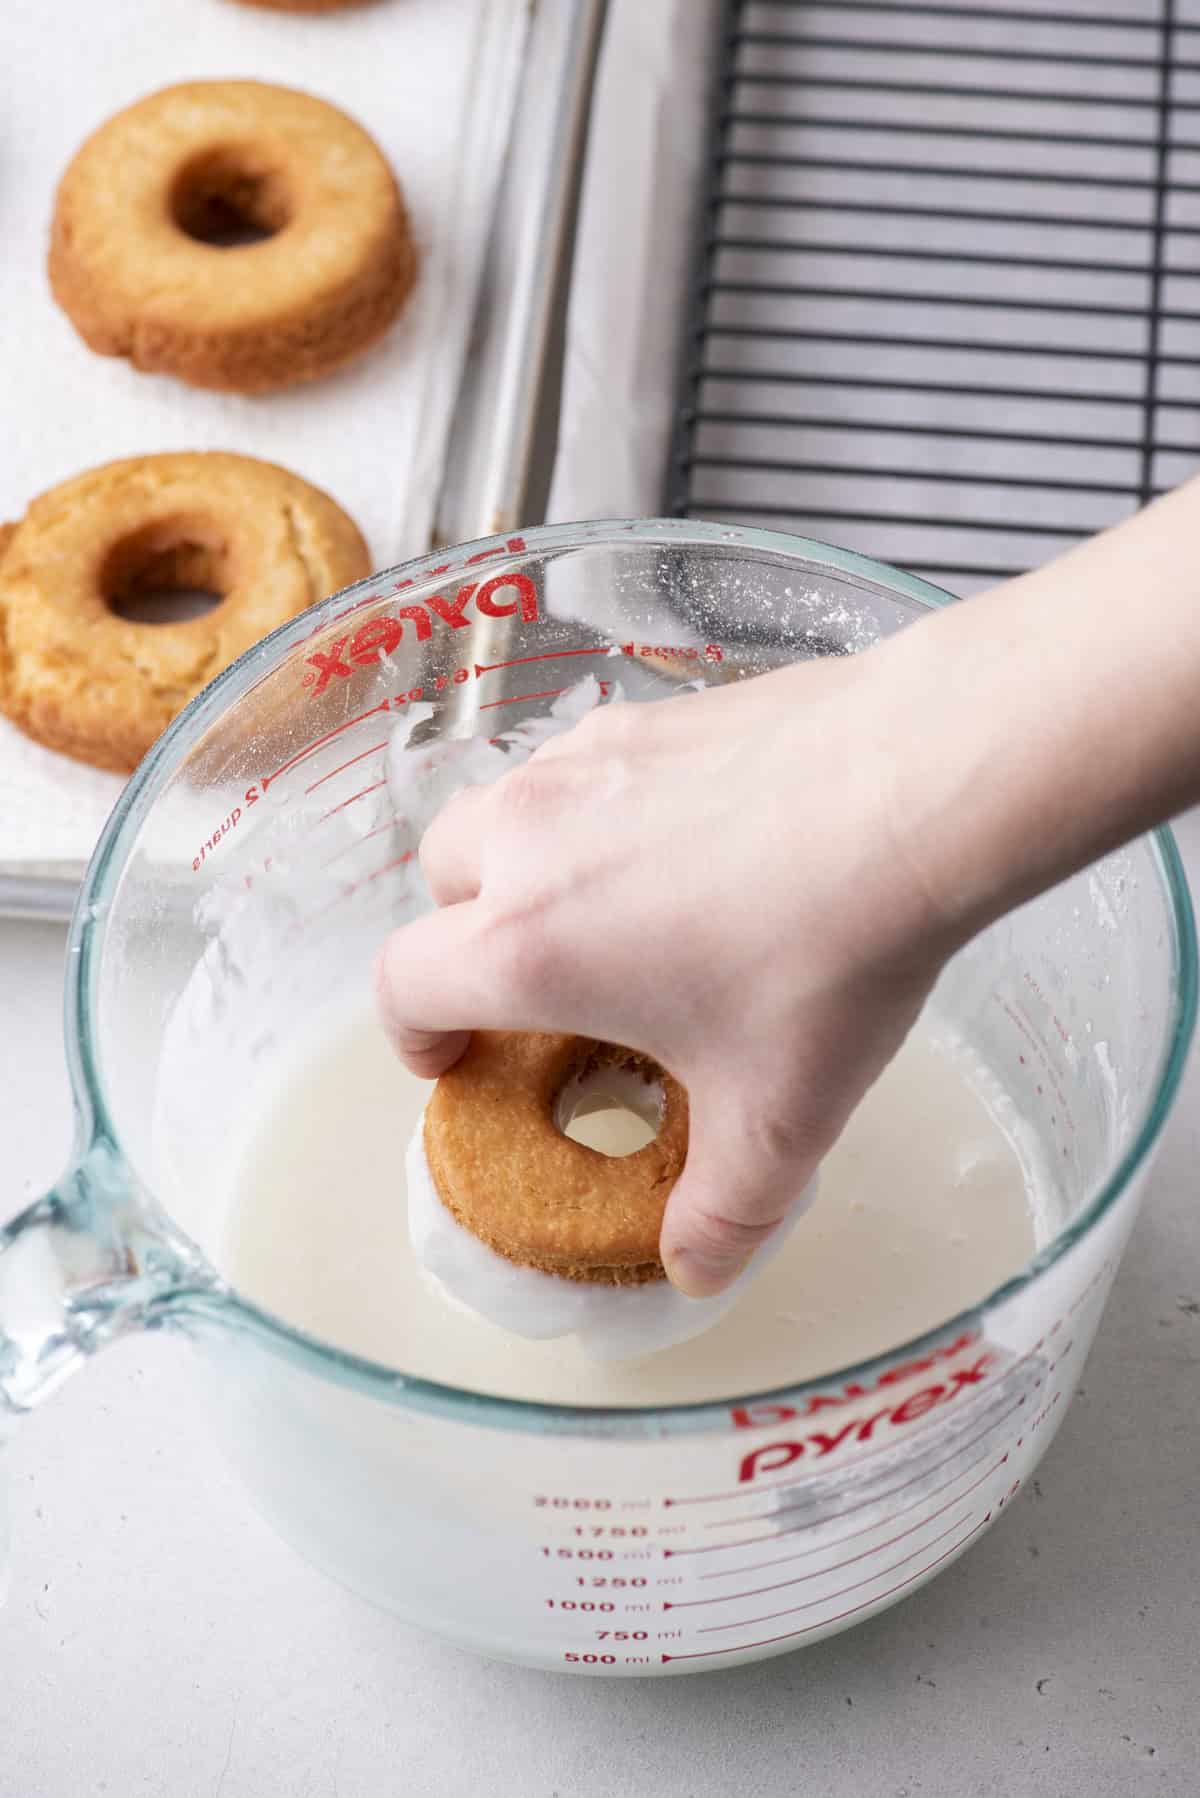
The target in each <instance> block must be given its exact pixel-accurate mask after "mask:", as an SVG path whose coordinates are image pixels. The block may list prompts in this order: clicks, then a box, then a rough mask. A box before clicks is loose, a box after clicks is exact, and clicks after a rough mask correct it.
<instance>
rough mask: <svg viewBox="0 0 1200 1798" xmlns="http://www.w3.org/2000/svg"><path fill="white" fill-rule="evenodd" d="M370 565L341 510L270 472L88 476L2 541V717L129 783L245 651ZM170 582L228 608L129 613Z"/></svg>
mask: <svg viewBox="0 0 1200 1798" xmlns="http://www.w3.org/2000/svg"><path fill="white" fill-rule="evenodd" d="M370 567H371V564H370V558H369V556H368V554H367V547H366V544H365V543H364V542H363V539H362V537H361V536H360V534H359V531H358V528H357V526H356V525H355V524H354V522H353V520H352V519H350V518H349V517H347V515H346V513H345V512H343V511H342V509H341V507H340V506H338V505H336V504H335V503H334V501H333V500H332V499H330V498H329V496H328V495H327V494H325V493H322V492H321V491H320V489H319V488H317V487H312V486H310V485H309V483H308V482H307V481H303V480H301V479H300V477H299V476H298V475H294V474H291V473H289V472H288V470H287V469H285V468H277V467H275V466H274V464H272V463H270V462H260V461H257V460H255V459H254V458H252V457H249V456H234V455H227V454H224V453H222V452H220V451H208V452H205V453H196V454H180V455H158V456H139V457H134V458H132V459H130V460H128V461H122V462H109V463H107V464H105V465H104V466H103V467H100V468H93V469H90V470H88V471H87V472H86V473H84V474H80V475H76V476H75V477H74V479H73V480H69V481H64V482H63V483H62V484H61V486H58V487H53V488H51V489H50V490H49V492H47V493H43V494H41V495H40V496H39V497H38V498H37V499H35V500H34V501H33V502H32V504H31V505H30V507H29V509H28V511H27V512H26V514H25V516H24V517H23V518H22V519H21V520H20V521H19V523H17V524H16V525H15V526H10V527H8V528H7V531H6V532H5V534H4V535H3V536H0V711H3V712H4V713H6V714H7V716H8V717H9V718H11V719H12V721H13V722H14V723H15V724H17V725H18V726H19V727H20V728H21V729H22V730H23V731H25V732H26V734H27V735H28V736H31V737H34V738H36V739H37V741H38V742H39V743H44V744H45V745H46V746H47V747H48V748H50V749H57V750H59V751H61V752H62V753H63V754H64V755H69V756H74V757H75V758H76V759H77V760H79V761H85V762H90V763H92V764H93V765H94V766H95V767H98V768H110V769H113V770H115V771H116V772H118V773H128V772H129V770H130V769H132V768H134V767H136V765H137V763H138V762H139V761H140V760H141V758H142V756H143V755H144V754H145V752H146V750H147V749H149V747H150V745H151V743H153V741H154V739H155V738H156V737H157V736H158V735H159V734H160V732H161V731H163V730H164V729H165V728H166V726H167V725H168V724H169V723H170V721H171V719H172V718H173V717H174V716H175V714H176V713H177V712H178V711H180V710H181V709H182V707H183V706H185V705H186V704H187V702H188V700H189V699H191V698H193V697H194V696H195V694H197V693H198V692H199V691H200V689H201V688H202V687H204V686H206V685H207V683H208V682H209V681H210V680H211V679H212V678H213V676H214V675H216V674H218V673H219V672H220V670H221V669H222V668H224V667H226V666H227V665H228V663H230V662H232V661H233V660H234V658H235V657H237V656H239V655H240V654H241V653H242V651H243V650H246V649H249V648H250V647H251V645H252V644H254V643H256V642H257V641H258V640H259V638H260V637H263V636H265V635H266V633H267V632H268V631H270V630H273V629H274V628H275V627H276V625H279V624H283V623H284V622H285V621H286V620H287V619H289V618H293V617H294V616H295V615H296V614H297V613H298V612H302V611H304V610H305V609H306V607H308V606H310V605H313V604H314V603H315V602H316V601H317V600H320V599H323V598H324V597H325V596H326V594H329V593H332V592H335V591H337V590H338V589H339V588H341V587H344V586H347V585H349V583H350V582H352V581H355V580H360V579H361V578H362V577H363V576H364V575H366V574H368V573H369V572H370ZM171 587H179V588H187V587H199V588H208V589H210V590H212V591H215V592H217V593H218V594H219V595H220V599H219V601H218V603H217V604H216V605H214V606H213V607H212V608H211V610H209V611H207V612H205V613H203V614H202V615H201V616H199V617H194V618H189V619H186V620H184V621H181V622H173V623H149V622H144V621H141V622H139V621H136V620H135V619H131V618H128V617H122V616H121V615H120V613H121V609H122V607H126V608H128V607H130V606H135V605H136V603H137V600H138V597H139V595H143V596H144V595H145V594H147V593H148V592H151V591H155V590H161V589H162V588H171Z"/></svg>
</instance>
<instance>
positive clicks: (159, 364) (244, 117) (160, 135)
mask: <svg viewBox="0 0 1200 1798" xmlns="http://www.w3.org/2000/svg"><path fill="white" fill-rule="evenodd" d="M239 230H240V231H241V233H242V236H243V241H241V242H232V243H231V242H230V238H231V236H232V235H235V234H236V233H237V232H238V231H239ZM247 230H252V231H257V232H259V233H265V234H266V235H265V236H262V238H261V240H260V241H257V242H246V241H244V238H245V233H246V231H247ZM222 239H223V240H224V241H222ZM49 269H50V285H51V287H52V289H53V292H54V296H55V298H56V299H57V301H58V303H59V305H60V306H61V307H62V308H63V311H64V312H65V313H66V314H67V316H68V318H69V319H70V320H71V322H72V324H73V325H74V326H75V329H76V330H77V331H78V332H79V335H80V336H81V337H82V338H83V340H84V342H85V343H86V344H88V345H89V347H90V348H91V349H93V350H97V351H99V353H100V354H101V355H104V356H125V357H127V358H128V359H129V361H130V362H131V363H132V364H133V366H134V367H135V368H139V369H145V370H148V371H151V372H156V373H162V374H171V375H175V376H177V377H178V379H180V380H181V381H186V382H188V383H189V384H190V385H192V386H194V387H213V388H221V389H227V390H229V391H232V392H236V393H266V392H269V391H270V390H272V389H274V388H279V387H286V386H289V385H290V384H291V383H293V382H296V381H306V380H313V379H315V378H316V377H317V376H320V375H323V374H326V373H328V371H329V370H330V369H333V368H336V367H337V366H338V365H339V364H340V363H343V362H345V361H347V360H348V359H349V358H351V357H353V356H355V355H357V354H359V352H360V351H362V350H364V349H366V348H367V347H368V345H370V344H372V343H374V342H375V340H376V339H377V338H378V337H380V336H382V334H383V332H384V331H386V330H387V328H388V326H389V325H390V324H391V323H392V321H393V320H394V319H395V317H396V315H397V314H398V312H399V311H400V308H401V306H402V305H403V303H404V300H405V298H406V297H407V295H408V292H409V290H410V289H411V287H412V284H413V280H414V277H415V272H416V252H415V250H414V247H413V242H412V238H411V235H410V233H409V227H408V220H407V215H406V213H405V209H404V202H403V199H402V197H401V194H400V190H399V188H398V186H397V184H396V179H395V177H394V175H393V174H392V172H391V169H390V168H389V167H388V165H387V163H386V161H385V160H384V157H383V155H382V154H381V152H380V151H379V149H378V148H377V146H376V145H375V143H374V142H373V140H372V139H371V138H370V137H369V136H368V135H367V133H366V132H365V131H364V130H363V129H362V128H361V126H359V125H356V124H355V123H354V121H353V120H352V119H349V118H347V117H346V115H345V114H344V113H342V112H339V111H338V110H337V108H336V107H333V106H330V105H327V104H326V102H325V101H323V100H317V99H314V98H313V97H312V95H310V94H302V93H296V92H294V91H292V90H291V89H288V88H282V87H270V86H267V85H265V84H264V83H262V82H259V81H192V82H186V83H184V84H183V85H182V86H179V87H169V88H165V89H163V91H162V92H161V93H156V94H151V95H150V96H149V97H148V98H147V99H144V100H139V101H138V102H137V104H136V105H134V106H130V107H128V108H127V109H126V110H125V111H124V112H120V113H117V114H116V116H115V117H113V118H111V119H109V120H108V122H107V123H106V124H104V125H101V126H100V128H99V130H98V131H96V132H94V133H93V135H92V136H91V137H89V138H88V140H87V141H86V143H85V144H84V145H83V146H82V148H81V149H80V150H79V151H78V152H77V153H76V155H75V157H74V158H73V160H72V161H71V163H70V165H69V167H68V168H67V171H66V173H65V174H64V175H63V178H62V181H61V182H60V184H59V189H58V197H57V200H56V203H55V208H54V222H53V227H52V230H51V236H50V262H49Z"/></svg>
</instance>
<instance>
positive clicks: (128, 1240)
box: [0, 1148, 182, 1430]
mask: <svg viewBox="0 0 1200 1798" xmlns="http://www.w3.org/2000/svg"><path fill="white" fill-rule="evenodd" d="M129 1185H130V1182H129V1177H128V1175H127V1174H126V1173H125V1172H124V1171H123V1170H121V1169H120V1168H119V1167H118V1166H117V1164H116V1161H115V1158H114V1157H113V1156H112V1154H111V1152H109V1151H105V1150H102V1149H100V1148H93V1149H92V1150H91V1151H89V1152H88V1154H86V1155H85V1156H84V1157H83V1158H82V1159H81V1160H80V1161H79V1162H78V1163H77V1164H76V1165H75V1166H74V1167H73V1168H71V1169H70V1170H69V1172H68V1173H67V1174H65V1175H64V1177H63V1178H62V1180H60V1181H59V1183H58V1185H57V1186H56V1187H54V1188H53V1189H52V1190H51V1191H50V1192H48V1193H46V1194H45V1195H44V1196H43V1197H42V1198H40V1199H37V1200H36V1201H35V1202H34V1203H33V1204H32V1205H30V1206H29V1207H28V1209H27V1210H25V1211H23V1212H21V1213H20V1215H19V1216H17V1217H15V1218H14V1219H13V1221H12V1222H11V1223H10V1224H7V1225H5V1226H4V1228H3V1229H0V1430H2V1427H3V1425H4V1423H5V1421H6V1420H8V1421H11V1419H12V1417H13V1416H15V1415H19V1414H20V1413H22V1412H25V1411H28V1410H30V1409H31V1407H32V1406H34V1405H36V1404H37V1403H38V1402H39V1401H40V1400H41V1399H42V1398H44V1397H45V1396H46V1395H47V1393H50V1392H52V1391H53V1390H54V1389H55V1387H57V1386H58V1385H59V1384H60V1383H61V1382H62V1381H63V1380H64V1379H65V1378H66V1376H67V1375H68V1374H69V1373H71V1372H73V1371H74V1369H75V1368H76V1367H78V1366H80V1365H81V1364H82V1362H83V1361H84V1360H85V1359H86V1358H87V1356H88V1355H90V1354H92V1353H93V1351H94V1350H95V1349H97V1348H100V1347H102V1346H103V1344H104V1343H106V1342H110V1341H112V1340H113V1339H114V1338H116V1337H118V1336H122V1335H125V1334H126V1333H127V1332H128V1331H129V1330H131V1329H139V1328H143V1327H144V1326H145V1325H146V1323H147V1321H148V1317H149V1313H150V1312H151V1310H152V1309H153V1308H154V1307H155V1306H156V1305H157V1304H158V1303H160V1302H161V1301H162V1299H163V1297H164V1296H165V1295H166V1294H167V1293H170V1292H173V1291H175V1290H177V1288H178V1284H179V1278H180V1274H181V1272H182V1268H181V1264H180V1262H179V1260H178V1259H177V1257H176V1256H175V1255H174V1253H173V1252H172V1250H171V1248H170V1245H169V1244H167V1243H166V1242H161V1243H160V1242H158V1241H157V1239H155V1238H154V1237H152V1236H151V1235H150V1234H149V1233H148V1232H147V1231H145V1230H144V1229H140V1228H137V1227H136V1226H135V1225H134V1223H133V1221H132V1219H131V1215H130V1206H129V1204H128V1198H129Z"/></svg>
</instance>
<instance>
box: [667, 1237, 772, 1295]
mask: <svg viewBox="0 0 1200 1798" xmlns="http://www.w3.org/2000/svg"><path fill="white" fill-rule="evenodd" d="M749 1259H750V1257H749V1256H748V1255H745V1256H743V1257H742V1259H741V1260H740V1261H738V1260H734V1261H729V1260H726V1259H724V1258H719V1257H717V1256H714V1255H703V1254H698V1253H697V1252H696V1251H695V1250H694V1249H675V1250H673V1251H672V1252H671V1253H670V1254H669V1255H667V1256H664V1258H663V1266H664V1267H665V1269H666V1272H667V1278H668V1280H669V1281H670V1282H671V1284H672V1286H674V1287H675V1289H676V1291H678V1292H682V1293H683V1295H684V1297H685V1298H689V1299H711V1298H715V1297H716V1296H717V1294H718V1293H719V1292H724V1290H725V1288H726V1287H727V1286H732V1285H733V1282H734V1281H735V1280H736V1279H737V1277H738V1275H739V1274H740V1273H741V1271H742V1269H743V1268H744V1267H745V1265H746V1263H747V1261H749Z"/></svg>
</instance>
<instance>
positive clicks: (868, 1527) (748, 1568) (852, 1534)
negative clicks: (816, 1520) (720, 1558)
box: [699, 1450, 1008, 1580]
mask: <svg viewBox="0 0 1200 1798" xmlns="http://www.w3.org/2000/svg"><path fill="white" fill-rule="evenodd" d="M987 1458H988V1451H987V1450H985V1451H984V1453H983V1454H981V1455H979V1456H977V1457H976V1459H975V1460H974V1461H972V1462H971V1465H970V1466H969V1467H964V1468H963V1469H962V1470H961V1472H959V1473H956V1474H954V1475H953V1476H952V1477H951V1478H950V1479H948V1480H943V1481H942V1483H941V1485H940V1486H935V1487H934V1488H933V1490H932V1492H924V1493H922V1494H921V1496H920V1497H919V1498H914V1499H913V1500H912V1502H911V1504H907V1505H902V1506H901V1507H900V1509H899V1510H898V1511H893V1512H892V1515H891V1516H890V1517H885V1518H883V1519H882V1520H877V1521H876V1522H875V1523H864V1524H863V1525H862V1526H861V1527H860V1528H859V1529H856V1530H848V1531H847V1532H846V1534H845V1535H844V1536H836V1537H835V1538H834V1540H833V1541H832V1542H820V1543H818V1544H817V1546H816V1547H815V1548H798V1549H797V1550H796V1552H795V1553H794V1554H790V1555H776V1556H774V1558H773V1559H772V1560H769V1561H750V1562H748V1563H746V1564H744V1565H743V1566H740V1567H718V1568H716V1569H715V1570H714V1571H713V1572H712V1573H702V1574H700V1576H699V1577H700V1578H701V1579H702V1580H707V1579H728V1578H729V1576H730V1574H737V1575H739V1576H740V1575H741V1574H743V1573H765V1572H766V1570H767V1568H768V1567H783V1566H786V1565H788V1564H789V1563H790V1562H792V1561H807V1560H811V1558H812V1556H813V1555H819V1554H825V1553H827V1552H828V1550H829V1549H831V1548H841V1547H842V1546H843V1544H844V1543H847V1542H857V1541H858V1540H859V1538H860V1537H861V1536H869V1535H870V1534H871V1532H872V1531H873V1530H882V1529H887V1528H888V1526H889V1525H890V1524H893V1523H898V1522H899V1520H900V1518H901V1517H907V1515H908V1513H909V1512H910V1511H912V1510H915V1508H916V1507H917V1505H923V1504H925V1503H927V1501H928V1500H929V1499H931V1498H936V1497H937V1496H938V1494H939V1492H947V1491H949V1489H950V1487H951V1486H956V1485H957V1484H958V1482H959V1480H961V1479H962V1478H963V1476H964V1475H965V1474H968V1473H973V1472H974V1470H975V1468H976V1467H978V1465H979V1463H980V1461H986V1460H987ZM1007 1461H1008V1455H1007V1454H1003V1455H1001V1456H1000V1459H999V1460H998V1461H993V1462H992V1465H991V1466H990V1467H989V1468H988V1469H987V1471H986V1472H985V1473H981V1474H980V1476H979V1478H978V1479H977V1480H975V1481H973V1483H972V1484H971V1485H969V1486H967V1487H966V1488H965V1489H964V1490H963V1491H962V1492H958V1493H956V1494H955V1496H954V1497H953V1498H952V1499H948V1500H947V1501H946V1506H945V1507H943V1508H948V1506H949V1505H952V1504H954V1505H957V1504H961V1503H962V1501H963V1499H964V1498H970V1496H971V1494H972V1492H977V1491H978V1490H979V1488H980V1486H982V1485H984V1484H985V1482H986V1481H988V1480H990V1479H991V1477H992V1475H993V1474H994V1473H997V1472H999V1470H1000V1468H1001V1467H1003V1466H1005V1464H1006V1463H1007ZM912 1483H913V1482H912V1481H911V1480H905V1482H904V1484H905V1485H906V1486H911V1485H912ZM893 1490H897V1491H898V1490H899V1488H898V1487H897V1488H893ZM883 1496H884V1497H885V1498H886V1497H890V1496H891V1494H890V1493H885V1494H884V1495H883ZM864 1502H865V1503H867V1504H873V1503H877V1502H878V1500H875V1499H867V1500H865V1501H864ZM849 1508H850V1509H851V1510H860V1509H861V1508H862V1507H861V1506H855V1505H852V1506H850V1507H849ZM838 1515H839V1516H841V1517H844V1516H845V1515H846V1512H845V1511H840V1512H839V1513H838ZM933 1515H934V1517H940V1516H941V1511H935V1512H934V1513H933ZM824 1521H825V1522H829V1519H828V1518H826V1519H824ZM929 1521H931V1519H928V1518H927V1519H926V1522H929ZM805 1527H808V1528H816V1527H818V1526H817V1525H815V1524H810V1525H807V1526H805ZM916 1527H918V1526H916V1525H914V1528H916ZM881 1546H882V1545H881Z"/></svg>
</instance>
